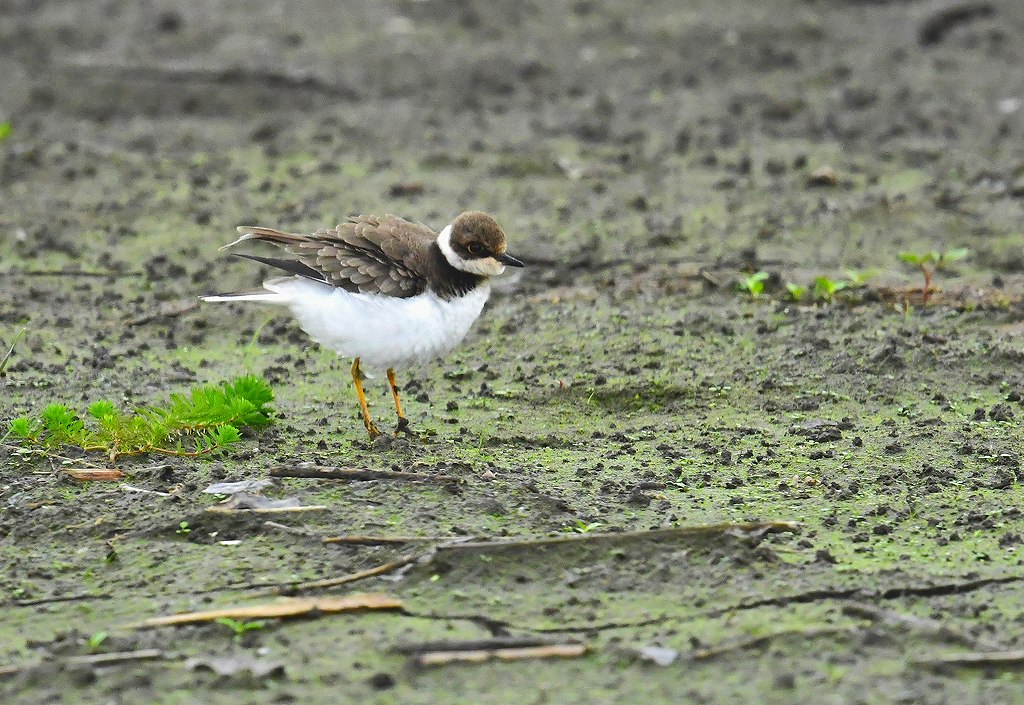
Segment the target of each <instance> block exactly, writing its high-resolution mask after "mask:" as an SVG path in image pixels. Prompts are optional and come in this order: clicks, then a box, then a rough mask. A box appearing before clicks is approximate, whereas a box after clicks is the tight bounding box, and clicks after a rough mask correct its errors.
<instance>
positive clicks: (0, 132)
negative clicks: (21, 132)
mask: <svg viewBox="0 0 1024 705" xmlns="http://www.w3.org/2000/svg"><path fill="white" fill-rule="evenodd" d="M12 132H14V125H12V124H11V123H9V122H0V142H3V141H4V140H5V139H7V138H8V137H10V136H11V133H12Z"/></svg>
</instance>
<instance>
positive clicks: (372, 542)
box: [320, 535, 456, 546]
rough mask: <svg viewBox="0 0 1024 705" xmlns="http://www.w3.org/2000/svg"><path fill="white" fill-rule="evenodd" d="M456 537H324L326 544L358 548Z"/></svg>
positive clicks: (440, 541)
mask: <svg viewBox="0 0 1024 705" xmlns="http://www.w3.org/2000/svg"><path fill="white" fill-rule="evenodd" d="M454 538H456V537H454V536H355V535H351V536H324V537H323V538H322V539H320V540H321V541H323V542H324V543H344V544H355V545H357V546H393V545H401V544H405V543H444V542H445V541H451V540H452V539H454Z"/></svg>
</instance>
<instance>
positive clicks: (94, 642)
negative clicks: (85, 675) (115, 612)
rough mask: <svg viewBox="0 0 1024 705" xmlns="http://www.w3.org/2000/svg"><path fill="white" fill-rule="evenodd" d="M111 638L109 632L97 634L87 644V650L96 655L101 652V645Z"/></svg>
mask: <svg viewBox="0 0 1024 705" xmlns="http://www.w3.org/2000/svg"><path fill="white" fill-rule="evenodd" d="M108 636H110V635H109V634H108V633H107V632H96V633H95V634H93V635H92V636H91V637H89V639H88V640H87V641H86V642H85V648H87V649H88V650H89V653H90V654H94V653H96V652H97V651H99V650H100V645H101V644H103V642H104V641H106V640H107V637H108Z"/></svg>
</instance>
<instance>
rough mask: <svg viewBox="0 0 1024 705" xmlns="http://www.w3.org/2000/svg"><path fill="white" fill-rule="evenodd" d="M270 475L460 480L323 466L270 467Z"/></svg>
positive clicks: (422, 474)
mask: <svg viewBox="0 0 1024 705" xmlns="http://www.w3.org/2000/svg"><path fill="white" fill-rule="evenodd" d="M270 476H271V477H311V478H314V479H317V480H393V481H396V482H417V481H423V482H460V478H458V477H455V476H454V475H430V474H427V473H422V472H401V471H398V470H359V469H356V468H332V467H323V466H318V465H315V466H310V467H285V466H278V467H274V468H270Z"/></svg>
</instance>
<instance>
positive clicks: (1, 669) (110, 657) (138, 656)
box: [0, 649, 165, 678]
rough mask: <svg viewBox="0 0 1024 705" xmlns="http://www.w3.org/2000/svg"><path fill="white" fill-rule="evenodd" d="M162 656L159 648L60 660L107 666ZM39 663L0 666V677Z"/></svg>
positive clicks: (8, 675)
mask: <svg viewBox="0 0 1024 705" xmlns="http://www.w3.org/2000/svg"><path fill="white" fill-rule="evenodd" d="M164 656H165V654H164V652H163V651H161V650H160V649H139V650H137V651H114V652H111V653H109V654H90V655H88V656H69V657H67V658H64V659H60V662H61V663H67V664H71V665H75V666H107V665H110V664H114V663H124V662H126V661H149V660H152V659H157V658H163V657H164ZM40 663H42V661H36V662H34V663H21V664H14V665H11V666H0V678H9V677H10V676H16V675H18V674H19V673H21V672H22V671H27V670H28V669H30V668H35V667H36V666H38V665H39V664H40Z"/></svg>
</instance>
